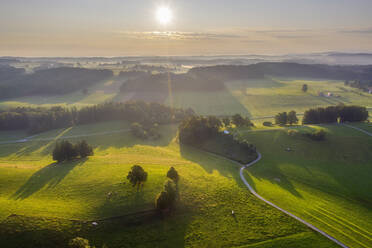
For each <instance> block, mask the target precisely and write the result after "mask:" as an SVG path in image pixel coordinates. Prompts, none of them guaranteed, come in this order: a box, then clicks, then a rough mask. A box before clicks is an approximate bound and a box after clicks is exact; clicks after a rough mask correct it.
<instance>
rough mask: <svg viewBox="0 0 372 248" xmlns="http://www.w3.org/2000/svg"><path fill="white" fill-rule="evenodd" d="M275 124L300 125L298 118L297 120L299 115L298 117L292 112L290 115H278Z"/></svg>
mask: <svg viewBox="0 0 372 248" xmlns="http://www.w3.org/2000/svg"><path fill="white" fill-rule="evenodd" d="M275 123H276V124H278V125H286V124H289V125H292V124H297V123H298V118H297V115H296V111H294V110H292V111H290V112H289V113H287V112H282V113H278V114H277V115H276V116H275Z"/></svg>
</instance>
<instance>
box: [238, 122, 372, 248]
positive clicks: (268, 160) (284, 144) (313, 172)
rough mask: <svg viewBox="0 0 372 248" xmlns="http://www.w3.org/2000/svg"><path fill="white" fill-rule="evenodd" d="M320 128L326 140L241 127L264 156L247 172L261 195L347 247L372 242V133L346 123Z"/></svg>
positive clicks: (284, 132)
mask: <svg viewBox="0 0 372 248" xmlns="http://www.w3.org/2000/svg"><path fill="white" fill-rule="evenodd" d="M360 125H361V124H360ZM363 125H366V124H363ZM317 128H320V127H317V126H312V127H305V128H300V129H298V130H299V132H302V131H304V130H306V129H317ZM321 128H323V129H326V131H327V132H328V137H327V140H326V141H323V142H317V141H312V140H310V139H308V138H306V137H303V136H301V135H295V136H290V135H288V134H287V131H286V130H285V129H283V130H273V131H265V132H247V131H244V130H242V131H240V135H242V136H243V137H245V138H246V139H248V140H249V141H250V142H252V143H254V144H256V145H257V148H258V150H259V151H260V152H261V154H262V156H263V159H262V160H261V161H260V162H258V163H257V164H255V165H254V166H253V167H251V168H249V169H248V170H247V171H248V172H246V174H245V176H246V178H247V180H248V182H249V183H250V184H251V185H252V186H254V188H255V189H256V190H257V192H258V193H259V194H260V195H262V196H263V197H265V198H266V199H268V200H269V201H272V202H273V203H275V204H277V205H278V206H280V207H282V208H284V209H286V210H288V211H290V212H292V213H293V214H295V215H297V216H299V217H301V218H303V219H304V220H306V221H308V222H310V223H312V224H313V225H315V226H316V227H318V228H320V229H321V230H324V231H326V232H327V233H328V234H330V235H332V236H334V237H336V238H337V239H338V240H340V241H341V242H343V243H345V244H347V245H349V247H361V248H367V247H372V232H371V230H372V190H371V189H372V181H371V178H370V175H371V173H372V153H371V151H372V139H371V138H370V137H369V136H366V135H365V134H363V133H361V132H358V131H356V130H354V129H350V128H347V127H344V126H322V127H321ZM288 147H290V148H291V149H292V151H290V152H288V151H286V148H288Z"/></svg>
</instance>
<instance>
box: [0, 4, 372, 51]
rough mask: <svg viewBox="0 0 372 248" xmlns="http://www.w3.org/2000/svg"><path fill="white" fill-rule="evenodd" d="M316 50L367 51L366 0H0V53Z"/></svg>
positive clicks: (369, 16) (369, 8)
mask: <svg viewBox="0 0 372 248" xmlns="http://www.w3.org/2000/svg"><path fill="white" fill-rule="evenodd" d="M161 6H168V7H169V8H170V9H171V10H172V13H173V18H172V21H171V22H170V23H169V24H168V25H161V24H160V23H159V22H158V21H157V19H156V10H157V8H158V7H161ZM322 51H349V52H356V51H357V52H365V51H369V52H372V0H306V1H305V0H229V1H228V0H226V1H222V0H173V1H161V0H131V1H129V0H63V1H62V0H0V56H6V55H12V56H123V55H211V54H253V53H255V54H284V53H308V52H322Z"/></svg>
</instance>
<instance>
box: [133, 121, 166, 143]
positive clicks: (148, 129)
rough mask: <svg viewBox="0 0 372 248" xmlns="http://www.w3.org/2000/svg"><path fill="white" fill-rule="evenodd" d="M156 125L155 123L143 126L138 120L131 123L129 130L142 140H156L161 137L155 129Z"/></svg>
mask: <svg viewBox="0 0 372 248" xmlns="http://www.w3.org/2000/svg"><path fill="white" fill-rule="evenodd" d="M157 126H158V125H157V124H154V125H147V126H144V125H141V124H140V123H138V122H134V123H132V125H131V128H130V130H131V132H132V134H133V135H134V136H136V137H137V138H140V139H143V140H147V139H151V140H156V139H159V138H160V137H161V135H160V133H159V132H158V131H157V130H156V128H157Z"/></svg>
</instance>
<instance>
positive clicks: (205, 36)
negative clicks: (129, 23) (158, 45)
mask: <svg viewBox="0 0 372 248" xmlns="http://www.w3.org/2000/svg"><path fill="white" fill-rule="evenodd" d="M116 33H117V34H118V35H119V36H121V37H122V38H127V39H140V40H221V39H236V38H241V36H240V35H238V34H228V33H208V32H180V31H166V32H162V31H152V32H130V31H119V32H116Z"/></svg>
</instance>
